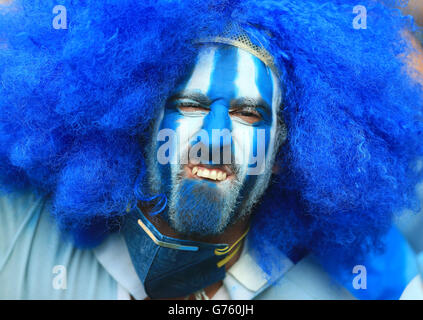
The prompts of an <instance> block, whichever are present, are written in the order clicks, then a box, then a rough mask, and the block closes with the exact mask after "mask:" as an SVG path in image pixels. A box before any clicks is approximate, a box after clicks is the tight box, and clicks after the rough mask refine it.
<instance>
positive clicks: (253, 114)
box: [230, 108, 262, 124]
mask: <svg viewBox="0 0 423 320" xmlns="http://www.w3.org/2000/svg"><path fill="white" fill-rule="evenodd" d="M230 115H231V117H235V118H238V119H239V120H242V121H243V122H247V123H248V124H254V123H256V122H259V121H261V120H262V116H261V115H260V113H259V112H258V111H257V110H255V109H254V108H245V109H244V108H242V109H237V110H233V111H230Z"/></svg>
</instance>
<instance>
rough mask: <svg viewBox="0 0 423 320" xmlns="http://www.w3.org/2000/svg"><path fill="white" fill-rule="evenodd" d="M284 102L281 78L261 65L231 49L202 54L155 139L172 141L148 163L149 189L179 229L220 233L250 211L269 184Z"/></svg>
mask: <svg viewBox="0 0 423 320" xmlns="http://www.w3.org/2000/svg"><path fill="white" fill-rule="evenodd" d="M279 104H280V91H279V87H278V82H277V80H276V77H275V75H274V74H273V73H272V72H271V70H270V69H269V68H268V67H267V66H266V65H265V64H264V63H263V62H262V61H261V60H260V59H258V58H257V57H255V56H253V55H251V54H250V53H248V52H246V51H243V50H242V49H239V48H237V47H233V46H227V45H216V46H207V47H203V48H202V49H201V51H200V52H199V55H198V57H197V62H196V64H195V66H194V67H193V69H192V72H191V73H190V75H189V76H188V77H187V78H186V79H183V81H181V82H180V84H179V85H178V86H177V87H176V89H175V90H174V92H173V93H172V94H171V97H170V98H169V99H168V101H167V103H166V106H165V108H164V110H163V113H162V115H161V116H160V118H159V119H158V122H157V127H156V134H155V135H153V136H154V137H157V136H158V135H159V136H160V133H163V132H165V131H166V130H167V131H169V132H174V133H175V136H174V137H170V136H169V137H168V138H167V139H164V140H163V139H162V138H163V137H161V139H159V140H162V141H157V140H156V141H153V143H152V152H151V153H150V155H149V159H148V162H149V170H150V172H149V173H150V181H151V184H152V185H153V186H154V187H155V188H153V190H152V191H153V192H164V193H165V194H166V195H167V196H168V198H169V208H168V211H167V212H166V213H165V217H166V218H167V219H168V221H169V223H170V225H171V226H172V227H173V228H174V229H175V230H177V231H178V232H180V233H184V234H196V235H199V236H202V235H203V236H206V235H212V234H218V233H221V232H222V231H224V230H225V228H226V227H227V226H228V225H229V224H230V223H232V222H234V221H236V220H237V219H238V218H239V217H241V216H243V215H245V214H246V213H248V212H249V210H250V209H251V207H252V205H253V204H254V203H255V202H256V201H258V199H259V198H260V196H261V195H262V193H263V192H264V190H265V188H266V187H267V184H268V181H269V179H270V175H271V167H272V165H273V159H274V151H275V150H276V149H277V147H278V141H277V140H278V139H277V136H278V134H277V130H279V128H278V125H277V123H278V122H277V112H278V107H279ZM169 148H170V149H171V150H167V151H168V152H167V153H166V152H163V150H166V149H169ZM216 154H217V156H216ZM228 154H229V156H228ZM160 155H161V156H163V155H167V156H168V158H167V160H168V161H167V162H168V163H166V161H161V159H159V158H160V157H161V156H160ZM184 160H185V161H184Z"/></svg>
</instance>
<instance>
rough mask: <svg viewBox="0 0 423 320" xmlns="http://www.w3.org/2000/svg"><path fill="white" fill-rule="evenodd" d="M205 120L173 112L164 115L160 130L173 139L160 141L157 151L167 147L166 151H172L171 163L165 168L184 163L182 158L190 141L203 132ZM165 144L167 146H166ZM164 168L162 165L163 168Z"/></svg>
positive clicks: (170, 154)
mask: <svg viewBox="0 0 423 320" xmlns="http://www.w3.org/2000/svg"><path fill="white" fill-rule="evenodd" d="M203 120H204V117H187V116H183V115H181V114H180V113H179V112H172V113H168V114H165V115H164V117H163V119H162V122H161V125H160V127H159V130H163V131H162V132H166V136H167V135H172V137H171V141H170V142H169V139H166V140H165V141H158V142H157V150H159V148H161V147H166V149H169V150H170V151H169V159H170V160H169V163H167V164H166V165H164V166H165V167H168V166H169V164H178V163H181V162H183V158H182V157H183V156H184V155H185V152H186V149H187V147H188V144H189V141H190V139H192V138H193V137H195V136H196V133H198V132H199V131H200V130H201V127H202V124H203ZM165 130H166V131H165ZM165 144H167V145H166V146H164V145H165ZM157 150H156V151H157ZM183 163H185V162H183ZM164 166H163V165H162V166H161V167H164Z"/></svg>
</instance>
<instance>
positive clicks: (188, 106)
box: [176, 101, 210, 115]
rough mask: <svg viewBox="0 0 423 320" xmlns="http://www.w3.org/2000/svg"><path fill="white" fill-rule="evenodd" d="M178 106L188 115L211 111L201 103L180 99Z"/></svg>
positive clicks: (203, 113)
mask: <svg viewBox="0 0 423 320" xmlns="http://www.w3.org/2000/svg"><path fill="white" fill-rule="evenodd" d="M176 108H177V109H178V110H179V111H180V112H181V113H182V114H186V115H205V114H207V113H208V112H209V111H210V110H209V108H207V107H204V106H202V105H201V104H199V103H195V102H184V101H179V102H178V103H177V105H176Z"/></svg>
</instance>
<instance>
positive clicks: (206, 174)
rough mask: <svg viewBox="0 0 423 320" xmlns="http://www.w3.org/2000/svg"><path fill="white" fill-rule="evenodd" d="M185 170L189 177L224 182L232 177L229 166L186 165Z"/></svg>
mask: <svg viewBox="0 0 423 320" xmlns="http://www.w3.org/2000/svg"><path fill="white" fill-rule="evenodd" d="M185 172H186V173H187V176H188V177H189V178H194V179H205V180H209V181H214V182H222V181H226V180H229V179H231V178H232V172H231V171H230V170H229V168H227V166H205V165H185Z"/></svg>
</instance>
